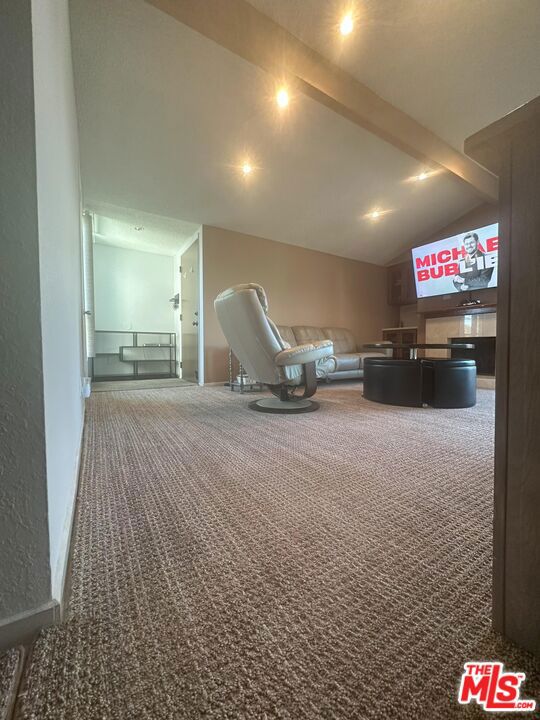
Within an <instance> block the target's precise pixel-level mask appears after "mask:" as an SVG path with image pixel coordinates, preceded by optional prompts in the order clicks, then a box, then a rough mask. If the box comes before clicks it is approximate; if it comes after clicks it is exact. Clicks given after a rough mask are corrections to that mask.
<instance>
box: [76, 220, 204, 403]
mask: <svg viewBox="0 0 540 720" xmlns="http://www.w3.org/2000/svg"><path fill="white" fill-rule="evenodd" d="M85 221H86V222H85V224H83V227H85V226H86V227H87V228H88V226H89V227H90V229H89V230H88V229H87V232H86V235H87V236H88V235H90V238H91V240H90V242H91V248H90V251H88V249H87V248H85V252H84V253H83V256H84V258H85V268H84V280H85V322H86V325H87V332H86V346H87V354H88V367H89V374H90V377H91V381H92V387H93V389H94V390H97V391H100V390H127V389H142V388H149V387H150V388H155V387H171V386H173V387H174V386H178V385H185V384H193V383H201V384H202V383H203V382H204V377H203V372H202V366H203V344H202V332H203V326H202V322H203V318H202V302H201V297H202V263H201V262H200V260H201V253H202V233H201V232H200V228H198V226H196V225H193V224H192V223H183V222H180V221H177V220H173V219H170V218H163V217H159V216H154V215H149V214H148V213H139V212H136V211H131V210H125V209H120V208H112V207H107V208H105V209H103V208H100V209H99V210H97V209H94V210H93V212H91V213H86V216H85ZM194 228H195V230H194ZM83 243H85V238H84V236H83ZM86 243H88V237H87V238H86ZM181 268H182V270H181ZM89 286H91V287H89ZM89 305H91V307H89ZM89 326H90V327H89Z"/></svg>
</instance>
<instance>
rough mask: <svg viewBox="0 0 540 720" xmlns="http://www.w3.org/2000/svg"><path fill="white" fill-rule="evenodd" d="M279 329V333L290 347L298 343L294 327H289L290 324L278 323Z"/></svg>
mask: <svg viewBox="0 0 540 720" xmlns="http://www.w3.org/2000/svg"><path fill="white" fill-rule="evenodd" d="M277 329H278V331H279V334H280V335H281V338H282V340H284V341H285V342H286V343H288V345H290V347H294V346H295V345H298V343H297V342H296V338H295V337H294V333H293V329H292V327H289V326H288V325H278V326H277Z"/></svg>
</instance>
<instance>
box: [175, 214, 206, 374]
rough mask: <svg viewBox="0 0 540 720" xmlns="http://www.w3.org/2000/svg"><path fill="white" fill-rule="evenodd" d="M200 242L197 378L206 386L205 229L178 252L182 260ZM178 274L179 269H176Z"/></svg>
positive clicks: (200, 229)
mask: <svg viewBox="0 0 540 720" xmlns="http://www.w3.org/2000/svg"><path fill="white" fill-rule="evenodd" d="M197 240H198V241H199V253H198V254H199V278H198V280H199V326H198V328H197V352H198V356H199V357H198V361H197V376H198V385H204V284H203V283H204V272H203V229H202V225H201V227H200V228H199V229H198V230H197V231H196V232H195V233H194V234H193V235H192V236H191V237H190V238H189V240H188V241H187V242H186V244H185V245H183V246H182V247H181V248H180V250H179V251H178V257H179V258H181V257H182V255H183V253H185V252H186V250H189V248H190V247H191V246H192V245H193V243H194V242H197ZM176 272H179V269H178V268H176ZM181 297H182V282H181V281H180V298H181ZM182 322H183V320H181V321H180V339H179V342H180V351H182V344H181V343H182Z"/></svg>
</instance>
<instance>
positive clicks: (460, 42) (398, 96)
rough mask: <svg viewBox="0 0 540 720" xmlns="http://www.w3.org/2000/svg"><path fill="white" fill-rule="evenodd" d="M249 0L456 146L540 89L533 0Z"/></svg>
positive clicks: (538, 7) (537, 6) (538, 25)
mask: <svg viewBox="0 0 540 720" xmlns="http://www.w3.org/2000/svg"><path fill="white" fill-rule="evenodd" d="M248 1H249V2H250V3H251V5H253V6H254V7H256V8H257V9H258V10H261V11H262V12H263V13H264V14H265V15H268V16H270V17H271V18H272V19H273V20H275V21H276V22H278V23H279V24H280V25H282V26H283V27H285V28H287V30H289V31H290V32H291V33H292V34H293V35H296V36H297V37H298V38H300V39H301V40H303V41H304V42H305V43H306V44H308V45H310V46H311V47H312V48H314V49H315V50H318V51H319V52H320V53H321V54H323V55H325V56H326V57H327V58H328V59H330V60H332V61H333V62H335V63H336V64H338V65H340V66H341V67H342V68H343V69H345V70H347V71H348V72H349V73H350V74H351V75H353V76H354V77H356V79H357V80H360V81H361V82H363V83H364V84H366V85H367V86H368V87H369V88H371V89H372V90H374V91H375V92H376V93H378V94H379V95H380V96H381V97H383V98H384V99H385V100H388V101H389V102H390V103H392V104H393V105H395V106H396V107H398V108H399V109H400V110H403V111H405V112H406V113H408V114H409V115H410V116H411V117H413V118H414V119H415V120H417V121H418V122H420V123H421V124H422V125H424V126H425V127H428V128H429V129H430V130H432V131H433V132H435V133H436V134H437V135H439V137H441V138H443V139H444V140H446V141H447V142H449V143H450V144H451V145H453V146H454V147H456V148H457V149H458V150H461V151H462V150H463V141H464V140H465V138H467V137H468V136H469V135H472V134H473V133H475V132H477V131H478V130H481V129H482V128H483V127H485V126H486V125H489V124H490V123H491V122H493V121H495V120H498V119H499V118H500V117H502V116H503V115H506V114H507V113H509V112H510V111H512V110H514V109H515V108H516V107H518V106H519V105H522V104H523V103H525V102H528V101H529V100H532V99H534V98H535V97H537V96H538V95H540V0H248ZM348 10H351V11H352V12H353V14H354V16H355V30H354V32H353V33H352V34H351V35H349V36H347V37H346V38H345V39H343V38H341V36H340V34H339V33H338V32H336V30H337V28H336V25H337V24H338V23H339V18H340V17H341V16H342V15H343V14H344V12H345V11H348Z"/></svg>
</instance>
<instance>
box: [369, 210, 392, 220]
mask: <svg viewBox="0 0 540 720" xmlns="http://www.w3.org/2000/svg"><path fill="white" fill-rule="evenodd" d="M389 212H390V210H380V209H379V210H371V211H370V212H368V213H366V214H365V215H364V218H365V219H366V220H380V218H382V217H383V215H386V214H387V213H389Z"/></svg>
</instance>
